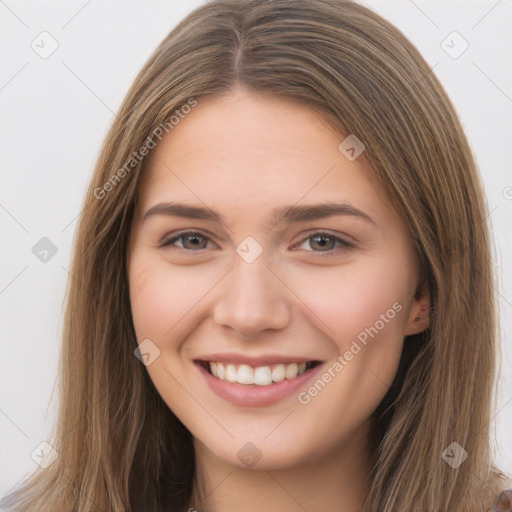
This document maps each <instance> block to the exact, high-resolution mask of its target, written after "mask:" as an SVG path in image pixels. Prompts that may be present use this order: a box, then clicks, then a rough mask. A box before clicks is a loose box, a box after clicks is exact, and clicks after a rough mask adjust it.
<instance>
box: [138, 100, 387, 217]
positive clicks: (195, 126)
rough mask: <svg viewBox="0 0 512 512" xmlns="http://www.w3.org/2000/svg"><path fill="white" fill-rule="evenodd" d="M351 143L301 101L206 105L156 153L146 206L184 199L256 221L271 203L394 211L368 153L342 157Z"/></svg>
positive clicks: (146, 182) (143, 194)
mask: <svg viewBox="0 0 512 512" xmlns="http://www.w3.org/2000/svg"><path fill="white" fill-rule="evenodd" d="M345 138H346V135H345V134H342V133H341V132H340V131H338V130H336V129H334V128H333V127H332V125H330V124H328V123H327V122H326V121H325V120H324V119H323V118H322V117H321V116H320V115H319V114H318V113H317V112H315V111H314V110H312V109H311V108H309V107H307V106H303V105H299V104H297V103H296V102H291V101H288V100H286V101H285V100H282V99H278V98H275V97H267V96H262V95H256V94H248V93H245V92H240V91H237V92H235V93H232V94H229V95H225V96H221V97H208V98H205V99H199V100H198V105H197V106H196V107H195V108H194V109H193V110H192V111H191V112H190V113H189V114H188V115H186V116H185V117H184V118H183V119H181V120H180V122H179V124H178V125H176V126H175V127H174V128H173V129H172V131H170V132H169V134H167V135H166V136H165V137H163V138H162V141H161V142H159V143H158V144H157V146H156V148H155V149H153V151H152V153H151V155H150V158H149V159H148V163H147V166H146V169H145V176H144V179H143V184H142V187H141V189H140V196H139V200H140V203H141V204H142V206H143V207H149V206H150V205H151V204H154V203H156V202H162V201H169V200H174V199H177V198H179V199H180V200H182V199H184V200H189V201H190V202H193V203H198V202H203V203H204V204H208V205H210V206H214V205H218V206H219V207H221V208H222V207H228V208H229V209H230V210H231V211H234V208H235V206H238V207H240V208H245V209H249V210H251V211H252V212H253V213H254V214H255V215H256V214H258V213H261V214H263V213H264V212H265V208H264V207H265V206H266V205H268V207H269V209H270V208H272V209H274V210H275V208H276V207H278V206H280V205H282V204H296V203H299V202H306V203H308V202H318V201H320V200H324V201H325V200H330V201H339V200H344V201H347V202H350V203H351V204H353V203H358V205H359V206H360V207H361V208H363V207H364V208H366V209H367V211H369V212H373V213H374V214H379V209H381V210H382V209H383V210H386V209H389V205H388V204H387V203H386V201H385V198H384V197H383V193H382V190H381V187H380V186H379V184H378V183H377V181H376V180H375V178H374V175H373V173H372V171H371V168H370V166H369V164H368V162H367V161H366V160H365V159H364V153H363V154H362V155H361V156H360V157H359V158H357V159H356V160H354V161H350V160H349V159H347V158H346V156H345V155H344V154H343V153H342V152H341V151H340V149H339V145H340V143H341V142H342V141H343V140H344V139H345ZM380 213H382V212H380Z"/></svg>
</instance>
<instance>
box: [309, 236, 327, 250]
mask: <svg viewBox="0 0 512 512" xmlns="http://www.w3.org/2000/svg"><path fill="white" fill-rule="evenodd" d="M329 239H330V237H328V236H315V237H313V240H315V241H319V245H320V247H321V248H325V245H326V241H328V240H329ZM327 243H328V242H327Z"/></svg>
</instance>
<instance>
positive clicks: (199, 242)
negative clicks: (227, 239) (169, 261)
mask: <svg viewBox="0 0 512 512" xmlns="http://www.w3.org/2000/svg"><path fill="white" fill-rule="evenodd" d="M178 240H181V241H182V245H181V246H180V245H178V246H177V247H179V248H180V249H186V250H192V251H197V250H201V249H206V245H207V243H208V240H209V238H208V237H207V236H205V235H203V234H202V233H200V232H199V231H182V232H181V233H177V234H173V236H171V237H165V238H164V239H163V240H162V241H161V242H160V243H159V244H158V247H170V246H172V245H175V243H176V242H177V241H178ZM205 241H206V245H205V243H204V242H205Z"/></svg>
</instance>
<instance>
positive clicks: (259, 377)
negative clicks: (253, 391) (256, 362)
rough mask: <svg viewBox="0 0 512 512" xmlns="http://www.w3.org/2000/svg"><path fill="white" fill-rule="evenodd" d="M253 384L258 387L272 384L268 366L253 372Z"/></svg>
mask: <svg viewBox="0 0 512 512" xmlns="http://www.w3.org/2000/svg"><path fill="white" fill-rule="evenodd" d="M254 384H258V386H268V385H269V384H272V372H271V371H270V368H269V367H268V366H260V367H259V368H256V370H254Z"/></svg>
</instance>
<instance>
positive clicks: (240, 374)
mask: <svg viewBox="0 0 512 512" xmlns="http://www.w3.org/2000/svg"><path fill="white" fill-rule="evenodd" d="M236 381H237V382H238V383H239V384H254V372H253V370H252V368H251V367H250V366H248V365H246V364H242V365H240V367H239V368H238V371H237V372H236Z"/></svg>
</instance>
